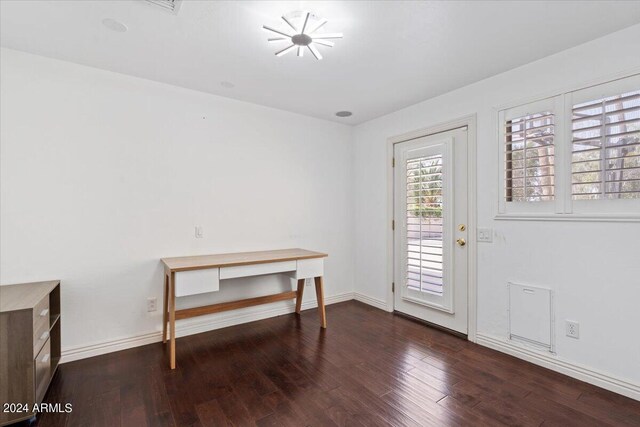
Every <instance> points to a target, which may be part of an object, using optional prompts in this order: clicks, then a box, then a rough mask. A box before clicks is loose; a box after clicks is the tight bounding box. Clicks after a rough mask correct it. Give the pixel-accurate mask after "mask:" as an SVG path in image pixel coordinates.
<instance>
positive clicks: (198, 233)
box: [196, 225, 204, 239]
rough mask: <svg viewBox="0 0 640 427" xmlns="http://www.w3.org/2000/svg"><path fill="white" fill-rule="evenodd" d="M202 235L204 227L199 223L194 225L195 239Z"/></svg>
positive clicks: (200, 237)
mask: <svg viewBox="0 0 640 427" xmlns="http://www.w3.org/2000/svg"><path fill="white" fill-rule="evenodd" d="M203 237H204V229H203V228H202V226H201V225H196V239H202V238H203Z"/></svg>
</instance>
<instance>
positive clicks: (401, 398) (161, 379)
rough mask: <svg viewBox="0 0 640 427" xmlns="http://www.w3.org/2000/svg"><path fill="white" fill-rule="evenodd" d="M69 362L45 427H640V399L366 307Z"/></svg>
mask: <svg viewBox="0 0 640 427" xmlns="http://www.w3.org/2000/svg"><path fill="white" fill-rule="evenodd" d="M327 319H328V323H329V325H328V326H329V329H327V330H321V329H320V328H319V326H318V319H317V312H316V310H309V311H305V312H303V313H302V315H301V316H300V317H297V316H296V315H294V314H292V315H287V316H281V317H276V318H272V319H267V320H262V321H259V322H253V323H248V324H244V325H239V326H233V327H230V328H225V329H221V330H217V331H213V332H208V333H204V334H199V335H193V336H190V337H185V338H180V339H179V340H178V346H177V369H176V370H174V371H171V370H169V369H168V362H167V357H168V354H167V351H166V349H165V348H164V347H163V346H162V344H152V345H147V346H144V347H139V348H135V349H131V350H125V351H121V352H118V353H111V354H108V355H104V356H99V357H94V358H90V359H85V360H80V361H77V362H72V363H67V364H64V365H61V366H60V368H59V370H58V372H57V374H56V376H55V378H54V380H53V383H52V384H51V388H50V389H49V392H48V393H47V396H46V398H45V401H46V402H49V403H63V404H64V403H67V402H70V403H72V404H73V412H71V413H68V414H41V415H40V416H39V417H38V419H37V421H36V423H35V425H37V426H39V427H50V426H53V427H61V426H70V427H71V426H73V427H75V426H83V427H86V426H109V427H113V426H123V427H129V426H136V427H142V426H149V427H155V426H225V425H234V426H254V425H255V426H296V427H297V426H308V425H313V426H343V425H353V426H388V425H393V426H448V425H452V426H500V425H509V426H540V425H544V426H580V427H585V426H605V425H615V426H640V402H637V401H634V400H631V399H628V398H625V397H622V396H619V395H616V394H614V393H611V392H608V391H605V390H602V389H599V388H597V387H594V386H592V385H589V384H586V383H583V382H580V381H577V380H574V379H572V378H569V377H566V376H563V375H560V374H557V373H555V372H552V371H549V370H547V369H543V368H540V367H537V366H535V365H531V364H529V363H527V362H524V361H521V360H518V359H516V358H513V357H510V356H507V355H504V354H502V353H499V352H496V351H493V350H490V349H487V348H484V347H480V346H478V345H475V344H472V343H469V342H467V341H464V340H462V339H460V338H456V337H453V336H451V335H448V334H446V333H444V332H441V331H438V330H435V329H432V328H429V327H426V326H424V325H421V324H419V323H416V322H414V321H411V320H409V319H405V318H403V317H400V316H394V315H393V314H390V313H386V312H383V311H380V310H377V309H375V308H372V307H369V306H367V305H364V304H362V303H359V302H355V301H349V302H345V303H341V304H335V305H331V306H328V307H327Z"/></svg>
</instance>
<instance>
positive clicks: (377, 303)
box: [353, 292, 391, 311]
mask: <svg viewBox="0 0 640 427" xmlns="http://www.w3.org/2000/svg"><path fill="white" fill-rule="evenodd" d="M353 299H355V300H356V301H360V302H363V303H365V304H369V305H371V306H374V307H376V308H379V309H380V310H384V311H391V310H389V307H387V302H386V301H384V300H381V299H378V298H373V297H370V296H369V295H365V294H361V293H359V292H354V293H353Z"/></svg>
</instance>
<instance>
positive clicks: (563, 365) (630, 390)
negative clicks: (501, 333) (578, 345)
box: [477, 333, 640, 401]
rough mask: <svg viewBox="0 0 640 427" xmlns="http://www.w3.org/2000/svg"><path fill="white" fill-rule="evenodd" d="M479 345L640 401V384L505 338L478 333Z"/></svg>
mask: <svg viewBox="0 0 640 427" xmlns="http://www.w3.org/2000/svg"><path fill="white" fill-rule="evenodd" d="M477 338H478V340H477V343H478V344H479V345H482V346H484V347H489V348H492V349H494V350H497V351H500V352H502V353H507V354H510V355H511V356H514V357H517V358H519V359H523V360H526V361H527V362H531V363H533V364H535V365H539V366H542V367H545V368H547V369H551V370H552V371H556V372H560V373H561V374H565V375H568V376H570V377H573V378H576V379H578V380H581V381H584V382H587V383H589V384H593V385H595V386H598V387H602V388H604V389H606V390H609V391H612V392H614V393H618V394H622V395H624V396H627V397H630V398H631V399H635V400H639V401H640V384H634V383H632V382H629V381H627V380H624V379H621V378H617V377H614V376H612V375H609V374H606V373H604V372H600V371H596V370H593V369H591V368H588V367H586V366H582V365H579V364H576V363H572V362H570V361H567V360H564V359H562V358H560V357H558V356H555V355H552V354H550V353H548V352H539V351H535V350H532V349H531V348H526V347H523V346H520V345H517V344H514V343H513V342H509V341H507V340H506V339H504V338H499V337H494V336H491V335H487V334H483V333H478V334H477Z"/></svg>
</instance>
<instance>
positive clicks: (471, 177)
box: [386, 114, 478, 342]
mask: <svg viewBox="0 0 640 427" xmlns="http://www.w3.org/2000/svg"><path fill="white" fill-rule="evenodd" d="M476 122H477V118H476V114H471V115H468V116H464V117H461V118H459V119H455V120H450V121H447V122H442V123H438V124H434V125H431V126H428V127H426V128H422V129H418V130H414V131H411V132H407V133H403V134H401V135H397V136H392V137H390V138H387V220H388V221H387V224H389V225H388V227H387V283H388V284H389V286H388V287H387V296H386V299H387V301H386V302H387V311H390V312H392V311H393V310H394V304H395V303H394V298H393V290H392V283H393V281H394V271H393V269H394V258H393V256H394V253H393V250H394V244H393V243H394V242H393V239H394V230H393V229H392V226H391V225H392V221H393V220H394V185H393V184H394V182H393V180H394V173H393V172H394V167H393V156H394V146H395V144H399V143H401V142H407V141H410V140H412V139H417V138H422V137H425V136H430V135H435V134H438V133H442V132H447V131H450V130H454V129H457V128H461V127H464V126H466V127H467V168H468V171H467V203H468V205H467V206H468V230H469V245H468V246H467V249H468V251H469V254H468V255H469V259H468V269H467V270H468V271H467V283H468V284H467V286H468V290H467V339H468V340H469V341H471V342H476V340H477V277H478V265H477V261H478V250H477V246H476V245H477V243H478V242H477V237H476V236H477V204H476V203H477V202H476V200H477V186H476V176H477V173H476V172H477V165H476V140H477V139H476V129H477V127H476Z"/></svg>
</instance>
